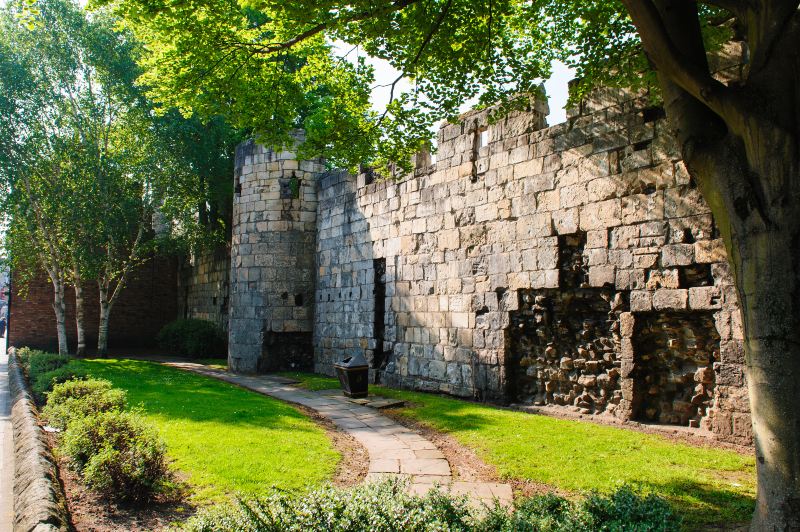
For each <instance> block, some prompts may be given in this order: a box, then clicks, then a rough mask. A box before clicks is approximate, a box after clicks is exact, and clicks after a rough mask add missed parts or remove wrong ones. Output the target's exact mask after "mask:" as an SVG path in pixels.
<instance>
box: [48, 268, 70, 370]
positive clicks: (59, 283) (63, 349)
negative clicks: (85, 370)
mask: <svg viewBox="0 0 800 532" xmlns="http://www.w3.org/2000/svg"><path fill="white" fill-rule="evenodd" d="M51 281H52V282H53V310H54V311H55V313H56V335H57V336H58V354H59V355H67V354H69V348H68V347H67V318H66V315H67V310H66V305H65V304H64V281H63V280H61V279H59V278H58V276H51Z"/></svg>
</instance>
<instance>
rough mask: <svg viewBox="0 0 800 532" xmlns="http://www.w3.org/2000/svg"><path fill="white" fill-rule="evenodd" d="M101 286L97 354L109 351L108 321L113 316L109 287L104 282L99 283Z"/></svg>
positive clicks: (104, 353)
mask: <svg viewBox="0 0 800 532" xmlns="http://www.w3.org/2000/svg"><path fill="white" fill-rule="evenodd" d="M97 284H98V286H99V288H100V327H99V329H98V331H97V354H98V355H100V356H105V355H106V354H107V353H108V322H109V317H110V316H111V302H109V300H108V288H107V287H106V286H104V285H103V283H101V282H98V283H97Z"/></svg>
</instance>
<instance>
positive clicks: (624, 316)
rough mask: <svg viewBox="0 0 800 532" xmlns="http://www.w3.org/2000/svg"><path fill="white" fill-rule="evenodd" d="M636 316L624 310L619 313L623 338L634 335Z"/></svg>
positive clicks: (620, 333)
mask: <svg viewBox="0 0 800 532" xmlns="http://www.w3.org/2000/svg"><path fill="white" fill-rule="evenodd" d="M634 323H635V318H634V316H633V313H631V312H622V313H621V314H620V315H619V335H620V336H622V337H623V338H630V337H632V336H633V327H634Z"/></svg>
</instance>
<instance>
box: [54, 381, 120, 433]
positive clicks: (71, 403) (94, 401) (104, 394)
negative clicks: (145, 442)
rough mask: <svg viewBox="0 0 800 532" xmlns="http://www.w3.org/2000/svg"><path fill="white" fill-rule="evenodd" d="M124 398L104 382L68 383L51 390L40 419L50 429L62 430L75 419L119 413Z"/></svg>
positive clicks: (108, 383) (118, 391)
mask: <svg viewBox="0 0 800 532" xmlns="http://www.w3.org/2000/svg"><path fill="white" fill-rule="evenodd" d="M125 396H126V394H125V391H124V390H117V389H113V388H112V387H111V383H110V382H108V381H106V380H101V379H87V380H70V381H67V382H63V383H60V384H56V385H55V386H53V391H51V392H50V393H48V394H47V404H46V405H45V407H44V408H43V409H42V415H43V417H44V419H45V420H46V421H47V423H48V424H50V425H51V426H53V427H57V428H60V429H65V428H67V425H68V424H69V422H70V421H72V420H74V419H78V418H82V417H85V416H93V415H95V414H99V413H101V412H108V411H111V410H122V409H123V408H125Z"/></svg>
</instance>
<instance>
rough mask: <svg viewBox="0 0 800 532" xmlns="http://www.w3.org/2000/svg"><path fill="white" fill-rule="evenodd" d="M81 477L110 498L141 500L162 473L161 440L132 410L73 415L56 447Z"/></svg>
mask: <svg viewBox="0 0 800 532" xmlns="http://www.w3.org/2000/svg"><path fill="white" fill-rule="evenodd" d="M59 449H60V451H61V452H63V453H64V454H65V455H66V456H67V457H69V460H70V464H71V466H72V467H73V468H74V469H75V470H77V471H78V472H79V473H81V475H82V476H83V480H84V482H85V483H86V484H87V485H88V486H89V487H90V488H92V489H94V490H96V491H97V492H99V493H100V494H102V495H104V496H106V497H108V498H113V499H121V500H128V501H137V502H138V501H144V500H147V499H149V498H150V497H151V496H152V495H153V494H154V493H155V492H156V491H157V490H158V489H159V488H160V487H161V485H162V484H163V482H164V480H165V479H166V475H167V466H166V460H165V455H164V453H165V448H164V444H163V443H162V442H161V440H160V439H159V437H158V434H157V433H156V431H155V429H153V428H152V427H150V426H149V425H147V424H146V423H145V422H144V420H143V419H142V418H141V417H140V416H139V415H138V414H136V413H135V412H123V411H119V410H111V411H108V412H102V413H100V414H96V415H94V416H87V417H84V418H76V419H74V420H73V421H72V422H71V423H70V424H69V425H68V426H67V430H66V432H64V435H63V437H62V439H61V444H60V446H59Z"/></svg>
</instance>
